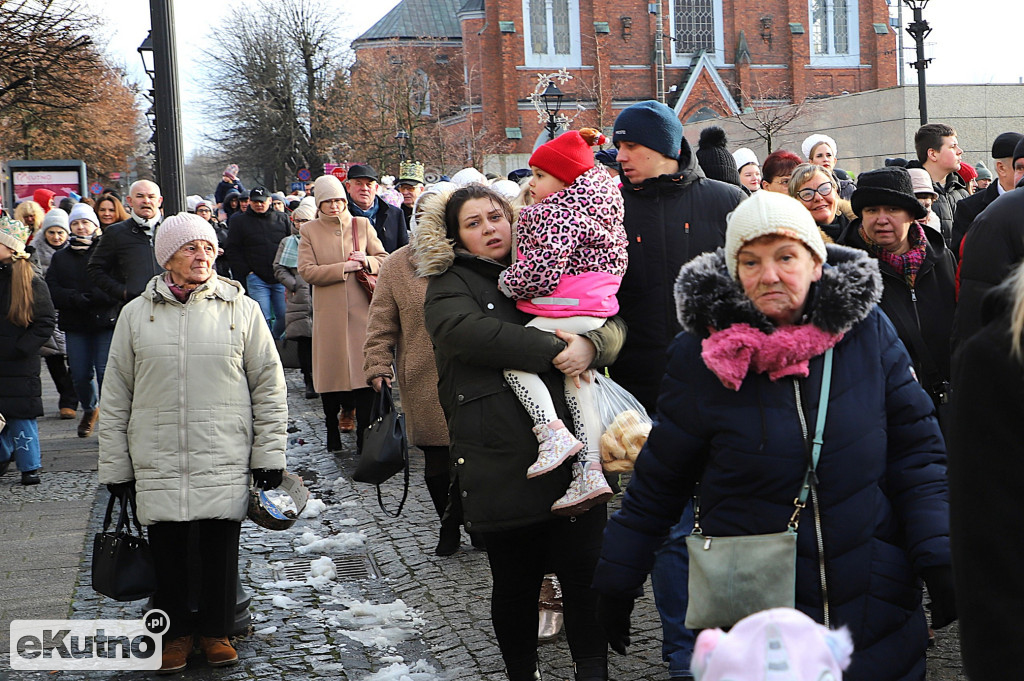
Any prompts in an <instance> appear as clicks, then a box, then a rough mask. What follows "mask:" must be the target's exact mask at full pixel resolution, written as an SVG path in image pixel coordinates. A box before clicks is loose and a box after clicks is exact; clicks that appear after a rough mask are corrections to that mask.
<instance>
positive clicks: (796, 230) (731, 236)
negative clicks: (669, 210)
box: [725, 168, 916, 279]
mask: <svg viewBox="0 0 1024 681" xmlns="http://www.w3.org/2000/svg"><path fill="white" fill-rule="evenodd" d="M733 170H735V168H734V169H733ZM915 200H916V199H915ZM768 234H779V235H781V236H787V237H790V238H793V239H797V240H799V241H802V242H803V243H804V244H806V245H807V248H809V249H810V250H811V252H812V253H814V254H815V255H817V256H818V260H819V261H820V262H825V260H826V259H827V257H828V256H827V255H826V253H825V242H824V241H823V240H822V238H821V230H820V229H818V225H816V224H815V223H814V218H813V217H811V214H810V212H809V211H808V210H807V209H806V208H804V205H803V204H802V203H800V202H799V201H797V200H796V199H794V198H793V197H791V196H789V195H787V194H779V193H777V192H754V194H753V196H751V197H750V198H749V199H744V200H743V202H742V203H741V204H740V205H738V206H737V207H736V210H734V211H733V212H732V213H731V214H730V215H729V218H728V227H726V230H725V263H726V266H727V267H728V268H729V274H731V275H732V276H733V278H734V279H738V278H739V277H738V275H737V274H736V270H737V265H736V256H737V254H738V253H739V252H740V248H742V247H743V244H745V243H747V242H748V241H753V240H754V239H757V238H759V237H762V236H766V235H768Z"/></svg>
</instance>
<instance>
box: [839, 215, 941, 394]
mask: <svg viewBox="0 0 1024 681" xmlns="http://www.w3.org/2000/svg"><path fill="white" fill-rule="evenodd" d="M860 226H861V221H860V220H856V221H854V222H853V223H852V224H851V225H850V229H849V231H848V232H847V238H846V245H847V246H852V247H853V248H859V249H860V250H862V251H867V250H868V246H867V244H866V243H864V240H863V239H862V238H861V236H860ZM922 228H923V229H924V233H925V236H926V238H927V239H928V242H927V244H926V245H925V261H924V263H923V264H922V265H921V269H920V270H919V271H918V273H917V278H916V279H915V281H914V288H913V289H911V288H910V285H909V284H907V280H906V279H905V278H904V277H903V275H900V274H897V273H896V271H895V270H893V269H892V267H890V266H889V265H888V264H886V263H885V262H883V261H882V260H879V261H878V269H879V270H880V271H881V272H882V286H883V287H884V292H883V293H882V302H881V303H880V304H879V306H880V307H881V308H882V312H884V313H885V314H886V316H888V317H889V320H890V321H891V322H892V323H893V326H895V327H896V333H898V334H899V337H900V340H901V341H903V345H905V346H906V348H907V350H908V351H909V352H910V357H911V359H912V360H913V361H914V369H915V371H916V372H917V377H918V380H919V381H920V382H921V385H922V386H923V387H924V388H925V390H926V391H927V392H928V394H929V395H931V397H932V400H933V401H935V403H936V407H938V406H939V393H940V392H942V391H945V392H946V393H947V395H948V390H946V387H945V386H942V385H940V384H942V383H943V382H945V383H948V382H949V376H950V368H949V359H950V349H949V336H950V333H951V332H952V330H953V313H954V312H955V311H956V291H955V288H956V282H955V275H956V263H955V262H954V260H953V254H952V253H950V252H949V249H948V248H946V245H945V244H944V243H943V241H942V235H941V234H939V233H938V232H936V231H935V230H934V229H929V228H927V227H923V226H922ZM914 329H916V330H917V332H916V333H915V332H914ZM917 339H920V341H918V340H917ZM922 341H923V344H924V347H923V348H921V347H919V346H920V345H921V342H922ZM924 351H927V353H928V355H929V356H930V358H931V359H930V362H929V361H928V360H926V359H924V358H922V354H923V352H924Z"/></svg>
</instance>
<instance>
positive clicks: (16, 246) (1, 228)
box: [0, 215, 30, 252]
mask: <svg viewBox="0 0 1024 681" xmlns="http://www.w3.org/2000/svg"><path fill="white" fill-rule="evenodd" d="M29 234H30V230H29V228H28V227H26V226H25V225H24V224H22V223H21V222H18V221H17V220H12V219H10V218H9V217H7V216H6V215H0V244H3V245H4V246H7V247H8V248H10V249H11V250H13V251H15V252H20V251H24V250H25V243H26V242H27V241H28V235H29Z"/></svg>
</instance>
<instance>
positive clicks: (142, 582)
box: [92, 491, 156, 601]
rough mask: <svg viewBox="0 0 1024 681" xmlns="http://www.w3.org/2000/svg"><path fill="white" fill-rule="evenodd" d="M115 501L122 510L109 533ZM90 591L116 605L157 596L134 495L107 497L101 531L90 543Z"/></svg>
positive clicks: (149, 556) (131, 492)
mask: <svg viewBox="0 0 1024 681" xmlns="http://www.w3.org/2000/svg"><path fill="white" fill-rule="evenodd" d="M115 501H118V502H120V507H121V508H120V513H119V515H118V519H117V526H116V527H115V528H114V531H113V532H111V531H110V521H111V516H112V515H113V512H114V502H115ZM133 525H134V527H135V532H132V526H133ZM92 588H93V590H94V591H96V592H97V593H101V594H103V595H104V596H108V597H110V598H113V599H114V600H115V601H138V600H142V599H143V598H149V597H150V596H152V595H153V594H154V593H155V592H156V569H155V567H154V565H153V555H152V553H151V552H150V550H149V542H147V541H146V538H145V536H144V535H143V534H142V525H140V524H139V518H138V510H137V509H136V507H135V492H134V491H125V492H124V493H123V494H120V495H113V494H111V495H110V500H109V501H108V502H107V513H106V515H105V516H104V517H103V531H102V532H98V533H97V534H96V536H95V537H94V538H93V542H92Z"/></svg>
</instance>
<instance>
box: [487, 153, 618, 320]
mask: <svg viewBox="0 0 1024 681" xmlns="http://www.w3.org/2000/svg"><path fill="white" fill-rule="evenodd" d="M622 216H623V210H622V194H621V193H620V191H619V189H618V188H617V187H616V186H615V184H614V183H613V182H612V180H611V178H610V177H609V176H608V173H607V171H605V169H604V168H603V167H601V166H596V167H594V168H591V169H590V170H588V171H587V172H585V173H583V174H582V175H580V176H579V177H578V178H576V181H575V182H573V183H572V184H571V185H569V186H568V187H566V188H565V189H563V190H561V191H558V192H555V193H554V194H551V195H550V196H548V197H547V198H545V199H544V200H543V201H540V202H539V203H535V204H534V205H532V206H526V207H525V208H523V209H522V210H521V211H520V213H519V222H518V223H517V226H516V228H517V231H518V240H519V242H518V244H517V246H518V247H517V250H516V262H515V263H513V264H512V265H511V266H510V267H509V268H508V269H506V270H505V271H504V272H503V273H502V275H501V279H500V280H499V286H500V287H501V290H502V291H503V292H504V293H505V295H507V296H509V297H510V298H515V299H517V301H518V302H517V303H516V307H518V308H519V309H520V310H522V311H523V312H526V313H529V314H532V315H535V316H538V317H574V316H585V317H611V316H613V315H614V314H616V313H617V312H618V311H619V303H618V300H616V298H615V294H616V293H617V292H618V290H619V283H620V282H621V281H622V276H623V275H624V274H625V272H626V230H625V228H624V227H623V226H622Z"/></svg>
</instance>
